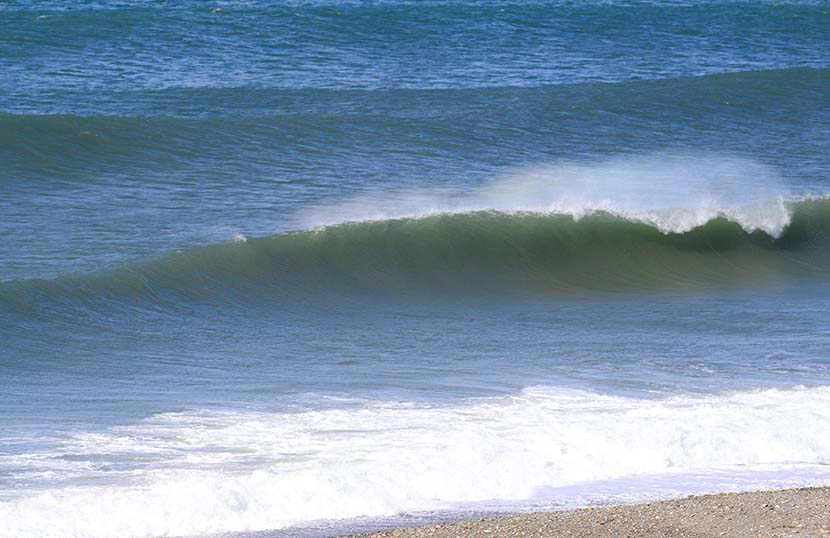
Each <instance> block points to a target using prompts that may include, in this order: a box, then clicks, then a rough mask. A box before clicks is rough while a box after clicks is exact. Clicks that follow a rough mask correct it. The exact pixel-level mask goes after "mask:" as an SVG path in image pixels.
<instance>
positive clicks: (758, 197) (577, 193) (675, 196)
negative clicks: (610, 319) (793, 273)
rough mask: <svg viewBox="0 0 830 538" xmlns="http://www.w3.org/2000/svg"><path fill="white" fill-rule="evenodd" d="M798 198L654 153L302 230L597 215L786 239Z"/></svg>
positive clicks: (748, 167)
mask: <svg viewBox="0 0 830 538" xmlns="http://www.w3.org/2000/svg"><path fill="white" fill-rule="evenodd" d="M790 198H791V195H790V193H789V191H788V190H787V188H786V187H785V186H784V182H783V181H782V180H781V177H780V176H779V174H778V173H777V172H776V171H775V170H774V169H772V168H771V167H769V166H766V165H764V164H762V163H759V162H757V161H754V160H751V159H746V158H741V157H732V156H724V155H717V154H712V153H697V154H696V153H685V154H683V153H655V154H649V155H642V156H626V157H616V158H613V159H608V160H605V161H599V162H589V163H554V164H548V165H542V166H536V167H531V168H525V169H522V170H519V171H516V172H515V173H512V174H509V175H507V176H506V177H503V178H499V179H497V180H495V181H493V182H490V183H487V184H485V185H482V186H478V187H475V188H472V189H470V190H466V191H458V190H455V189H449V188H446V189H439V188H433V189H422V190H410V191H400V190H399V191H386V192H372V193H363V194H360V195H357V196H355V197H352V198H350V199H346V200H339V201H337V202H333V203H330V204H324V205H322V206H318V207H315V208H312V209H310V210H307V211H305V212H303V213H302V214H301V215H300V217H299V222H298V224H299V226H300V227H303V228H320V227H324V226H330V225H336V224H341V223H344V222H363V221H377V220H388V219H400V218H423V217H429V216H434V215H439V214H458V213H467V212H473V211H498V212H503V213H541V214H559V215H571V216H573V217H574V218H575V219H579V218H582V217H584V216H586V215H590V214H592V213H596V212H598V211H603V212H608V213H612V214H615V215H618V216H620V217H623V218H625V219H628V220H632V221H636V222H644V223H647V224H650V225H652V226H655V227H657V228H658V229H660V230H662V231H664V232H686V231H689V230H691V229H694V228H696V227H698V226H701V225H703V224H705V223H706V222H708V221H710V220H712V219H714V218H718V217H726V218H728V219H730V220H733V221H735V222H737V223H738V224H740V225H741V226H742V227H743V228H744V229H745V230H747V231H749V232H751V231H754V230H761V231H764V232H766V233H769V234H771V235H773V236H777V235H779V234H780V233H781V232H782V231H783V229H784V228H785V227H786V226H787V225H788V224H789V222H790V211H789V208H788V206H787V203H786V202H787V200H789V199H790Z"/></svg>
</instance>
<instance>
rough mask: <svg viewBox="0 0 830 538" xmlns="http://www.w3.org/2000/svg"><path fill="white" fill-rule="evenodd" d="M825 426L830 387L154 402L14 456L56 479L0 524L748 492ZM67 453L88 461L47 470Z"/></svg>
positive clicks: (258, 516) (138, 528)
mask: <svg viewBox="0 0 830 538" xmlns="http://www.w3.org/2000/svg"><path fill="white" fill-rule="evenodd" d="M828 431H830V387H819V388H794V389H791V390H764V391H751V392H738V393H730V394H722V395H713V396H707V397H701V396H696V397H680V396H678V397H672V398H668V399H641V398H626V397H614V396H607V395H599V394H594V393H589V392H581V391H574V390H568V389H559V388H551V387H547V388H546V387H533V388H528V389H525V390H524V391H522V392H521V393H520V394H518V395H516V396H514V397H499V398H488V399H476V400H469V401H466V402H464V403H462V404H458V405H427V404H416V403H406V402H402V403H384V402H363V403H355V402H351V403H348V405H346V404H344V406H343V407H342V408H337V409H326V410H316V411H313V410H307V411H302V412H275V413H264V412H247V413H240V412H217V411H189V412H182V413H167V414H162V415H157V416H153V417H150V418H148V419H146V420H144V421H142V422H140V423H137V424H134V425H131V426H125V427H119V428H115V429H112V430H110V431H106V432H98V433H78V434H75V435H73V436H72V437H70V438H69V439H67V440H66V441H65V442H64V443H63V445H61V446H58V447H55V448H52V449H50V450H51V451H50V452H49V453H46V454H36V453H28V454H25V455H20V456H19V457H18V460H17V461H16V462H15V464H16V465H17V466H18V467H21V466H28V467H29V468H31V470H33V471H37V470H38V465H41V464H43V465H52V467H50V468H49V470H50V471H52V472H56V473H57V475H58V476H57V478H56V479H55V481H54V483H53V484H52V485H51V486H50V487H51V489H49V490H46V491H39V492H36V491H30V492H21V493H20V494H19V495H18V496H17V497H16V498H11V499H8V500H6V501H5V502H2V503H0V536H15V537H19V538H27V537H35V536H37V537H41V538H48V537H61V538H68V537H112V536H118V537H122V538H128V537H151V536H169V535H174V536H176V535H192V534H199V533H209V532H223V531H241V530H263V529H274V528H281V527H286V526H291V525H296V524H301V523H303V522H308V521H311V520H318V519H340V518H348V517H353V516H383V515H393V514H397V513H400V512H404V511H418V510H430V509H443V508H449V507H453V506H456V505H458V504H459V503H469V502H481V501H492V500H511V499H513V500H517V499H527V498H531V497H533V496H534V495H537V494H538V493H539V492H540V491H543V490H544V489H545V488H548V489H549V488H571V489H570V490H569V491H578V490H579V488H580V485H586V484H590V483H596V482H597V481H614V480H618V481H620V482H625V481H626V480H636V477H642V476H667V477H669V480H671V477H672V476H676V477H677V478H676V480H674V482H672V483H673V484H675V485H676V490H677V492H678V493H682V492H683V491H689V490H690V487H689V486H687V485H686V482H687V481H686V480H685V479H684V476H688V475H689V473H700V472H712V471H718V472H723V473H727V472H729V471H738V470H739V471H741V472H742V473H744V478H743V479H742V482H741V483H740V486H739V487H743V488H747V489H749V488H751V486H752V484H753V481H752V480H751V479H747V478H746V474H747V473H749V475H750V476H751V475H752V472H753V469H757V470H758V471H759V472H761V471H762V470H763V472H765V473H769V472H770V470H771V469H773V470H774V469H783V468H795V469H798V468H799V467H804V468H805V469H806V468H808V467H809V468H810V469H813V471H811V472H814V469H815V467H816V466H820V467H819V468H827V467H821V466H826V465H828V464H830V436H828V435H827V432H828ZM64 456H67V458H68V459H70V460H71V461H74V462H76V463H77V462H78V460H79V456H81V457H82V458H80V459H85V460H86V461H85V462H83V464H80V465H73V466H70V467H69V468H68V469H67V470H66V471H65V472H63V471H59V470H56V469H57V468H56V467H55V466H54V462H56V461H58V462H59V461H61V460H62V458H63V457H64ZM44 462H52V463H51V464H49V463H44ZM123 462H136V463H138V464H140V466H139V467H137V468H130V469H127V470H125V469H120V470H119V464H122V463H123ZM142 462H143V463H142ZM828 470H830V469H828ZM759 476H760V475H759ZM794 476H796V478H797V477H798V473H797V471H796V473H795V475H794ZM804 476H805V477H808V475H807V474H805V475H804ZM809 476H812V478H810V479H807V478H805V481H806V482H809V480H815V475H814V474H812V475H809ZM828 477H830V473H829V474H828ZM758 483H761V482H758ZM78 484H95V485H87V486H80V485H78ZM723 487H725V486H723ZM733 487H738V486H735V485H733ZM643 493H644V494H648V492H647V491H645V492H643Z"/></svg>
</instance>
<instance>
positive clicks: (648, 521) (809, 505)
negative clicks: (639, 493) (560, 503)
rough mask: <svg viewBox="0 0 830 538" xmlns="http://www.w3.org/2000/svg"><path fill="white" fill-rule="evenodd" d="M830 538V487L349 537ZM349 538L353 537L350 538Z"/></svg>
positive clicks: (591, 509) (523, 516)
mask: <svg viewBox="0 0 830 538" xmlns="http://www.w3.org/2000/svg"><path fill="white" fill-rule="evenodd" d="M566 536H574V537H577V536H578V537H585V538H589V537H591V538H593V537H597V538H606V537H607V538H612V537H613V538H617V537H622V538H635V537H637V538H639V537H642V538H657V537H672V538H674V537H676V538H704V537H717V538H722V537H723V538H789V537H799V538H808V537H809V538H830V487H807V488H797V489H784V490H770V491H755V492H743V493H716V494H708V495H692V496H690V497H684V498H680V499H673V500H665V501H655V502H649V503H641V504H629V505H615V506H602V507H588V508H580V509H577V510H563V511H555V512H533V513H527V514H519V515H513V516H505V517H487V518H483V519H477V520H471V521H461V522H456V523H439V524H434V525H426V526H423V527H414V528H403V529H395V530H387V531H378V532H373V533H368V534H352V535H349V538H359V537H360V538H479V537H481V538H483V537H492V538H501V537H504V538H512V537H523V538H533V537H536V538H542V537H545V538H547V537H550V538H559V537H566ZM344 538H346V537H344Z"/></svg>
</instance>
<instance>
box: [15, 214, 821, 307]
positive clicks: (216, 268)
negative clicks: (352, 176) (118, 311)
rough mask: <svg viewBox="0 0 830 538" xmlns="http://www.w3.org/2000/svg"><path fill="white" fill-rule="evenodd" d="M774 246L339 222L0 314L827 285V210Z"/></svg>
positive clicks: (585, 230) (624, 233) (105, 280)
mask: <svg viewBox="0 0 830 538" xmlns="http://www.w3.org/2000/svg"><path fill="white" fill-rule="evenodd" d="M788 208H789V209H788V211H789V212H790V213H791V217H790V222H789V224H788V225H786V226H785V227H784V229H783V230H782V232H781V233H780V235H778V236H777V237H775V236H773V235H770V234H768V233H766V232H763V231H760V230H754V231H748V230H746V229H744V228H743V227H742V226H741V224H739V223H738V222H735V221H733V220H729V219H728V218H726V217H723V216H721V217H716V218H713V219H712V220H710V221H708V222H707V223H705V224H704V225H702V226H698V227H695V228H693V229H691V230H689V231H686V232H683V233H673V232H665V231H662V230H660V229H658V228H657V227H656V226H654V225H650V224H647V223H644V222H637V221H632V220H626V219H625V218H622V217H620V216H615V215H613V214H610V213H607V212H603V211H598V212H594V213H589V214H587V215H585V216H583V217H582V218H579V219H576V218H574V217H573V216H570V215H560V214H539V213H513V214H506V213H499V212H494V211H479V212H472V213H461V214H449V215H448V214H442V215H434V216H428V217H422V218H402V219H393V220H381V221H370V222H356V223H346V224H340V225H336V226H329V227H326V228H323V229H320V230H313V231H300V232H290V233H284V234H279V235H274V236H270V237H263V238H254V239H247V240H245V239H243V238H238V239H237V240H235V241H233V242H229V243H225V244H219V245H213V246H208V247H201V248H194V249H191V250H186V251H181V252H176V253H170V254H167V255H164V256H162V257H161V258H159V259H157V260H156V261H152V262H148V263H144V264H138V265H133V266H122V267H119V268H116V269H113V270H110V271H107V272H104V273H98V274H92V275H75V276H65V277H61V278H57V279H54V280H28V281H11V282H6V283H4V284H2V287H0V298H2V301H3V304H4V305H5V307H6V308H7V311H17V312H21V311H23V312H28V313H32V312H37V311H40V310H48V311H50V312H51V311H53V310H54V308H55V305H58V306H60V307H61V308H65V307H67V306H69V307H77V306H80V307H101V306H105V305H110V306H111V305H113V304H116V305H118V306H119V307H122V306H125V305H126V306H130V305H132V306H137V307H141V306H152V307H153V308H157V307H159V306H167V305H175V304H181V303H182V302H185V303H188V304H193V303H206V304H221V301H223V300H228V301H263V300H266V301H288V300H298V299H300V300H303V299H308V298H311V297H317V298H318V299H321V300H323V301H326V300H329V299H331V298H332V297H334V296H336V295H338V294H352V295H369V296H374V295H393V296H412V297H417V296H420V295H423V294H436V295H438V294H440V295H452V296H465V295H466V296H478V297H488V296H502V295H509V294H519V295H533V296H540V297H544V296H556V295H573V294H577V295H578V294H584V293H596V292H600V293H601V292H619V293H654V292H661V291H669V292H693V291H705V290H712V289H723V288H740V287H745V286H759V285H765V284H775V283H780V282H786V281H791V280H797V279H821V280H823V279H827V278H828V277H830V200H828V199H825V198H816V199H807V200H802V201H798V202H791V203H789V204H788Z"/></svg>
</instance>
